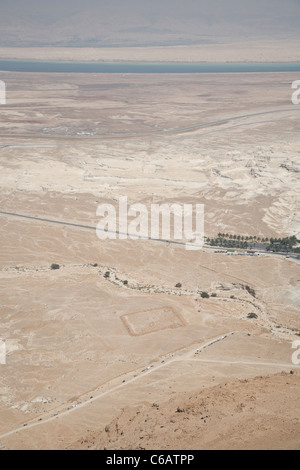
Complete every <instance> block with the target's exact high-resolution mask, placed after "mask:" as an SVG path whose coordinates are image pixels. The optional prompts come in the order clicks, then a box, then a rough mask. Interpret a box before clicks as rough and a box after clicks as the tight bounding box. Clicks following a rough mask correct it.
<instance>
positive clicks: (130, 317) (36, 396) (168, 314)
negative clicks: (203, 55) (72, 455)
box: [0, 72, 300, 450]
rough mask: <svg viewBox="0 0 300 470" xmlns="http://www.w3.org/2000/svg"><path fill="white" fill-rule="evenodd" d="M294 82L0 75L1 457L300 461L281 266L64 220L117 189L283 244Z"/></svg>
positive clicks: (291, 278) (292, 314) (292, 208)
mask: <svg viewBox="0 0 300 470" xmlns="http://www.w3.org/2000/svg"><path fill="white" fill-rule="evenodd" d="M298 75H299V74H295V73H272V74H271V73H270V74H268V73H260V74H256V73H248V74H247V73H246V74H217V75H210V74H195V75H187V74H183V75H174V74H171V75H163V74H162V75H151V74H148V75H131V74H124V75H118V74H113V75H105V74H102V75H101V74H99V75H97V74H87V75H85V74H72V75H71V74H70V75H60V74H54V73H53V74H33V73H10V72H2V73H1V75H0V78H1V80H4V81H5V83H6V86H7V104H6V105H4V106H1V107H0V138H1V146H0V152H1V159H0V165H1V171H0V201H1V204H0V210H1V214H0V218H1V225H0V227H1V228H0V244H1V253H0V257H1V263H0V289H1V294H0V295H1V307H0V309H1V310H0V315H1V325H0V338H1V339H2V340H3V341H5V344H6V349H7V358H6V364H5V365H0V371H1V374H0V416H1V418H0V445H1V448H2V449H104V448H106V449H158V448H160V449H175V450H176V449H182V450H183V449H202V448H206V449H215V448H225V449H248V448H249V449H250V448H253V449H274V448H283V449H300V405H299V396H300V372H299V366H297V365H294V364H293V363H292V354H293V352H294V350H293V349H292V344H293V342H294V341H296V340H297V339H298V340H299V336H298V335H299V331H300V316H299V292H300V291H299V283H300V271H299V261H298V260H297V259H294V258H292V257H290V258H288V257H286V256H282V255H277V254H261V255H259V256H237V255H227V254H218V253H214V250H213V249H211V248H209V247H205V248H204V249H202V250H200V251H192V252H191V251H186V250H185V248H184V247H183V246H176V245H172V244H166V243H160V242H154V241H150V240H136V241H134V240H127V241H124V240H107V241H100V240H99V239H98V238H97V237H96V232H95V230H92V229H91V230H89V229H85V228H80V227H76V226H75V224H78V225H87V226H91V227H95V226H96V225H97V223H98V222H99V219H98V218H97V216H96V209H97V206H98V205H99V204H100V203H102V202H109V203H111V202H112V201H115V202H117V199H118V197H119V196H127V197H128V201H129V203H137V202H138V203H143V204H145V205H147V206H150V204H151V203H164V202H166V203H174V202H177V203H192V204H196V203H199V204H204V205H205V235H206V236H207V237H215V236H217V234H218V232H227V233H232V234H240V235H245V236H246V235H256V236H260V237H283V236H287V235H294V234H295V235H299V230H300V219H299V168H300V166H299V156H300V155H299V144H300V133H299V113H300V106H295V105H293V104H292V103H291V95H292V90H291V84H292V82H293V81H294V80H298V79H300V77H299V76H298ZM239 116H244V117H240V118H239ZM233 118H238V119H233ZM216 121H223V122H222V123H219V124H218V125H217V124H214V125H207V126H203V127H198V128H194V129H192V130H190V131H186V130H185V131H183V130H180V129H186V128H189V127H192V126H197V125H199V126H200V125H202V124H209V123H212V122H216ZM166 130H168V131H172V132H166ZM5 212H6V213H11V214H18V215H21V216H29V217H32V219H26V218H24V217H19V216H17V215H8V214H5ZM34 218H35V219H34ZM38 218H40V219H42V218H44V219H48V220H53V221H61V222H65V223H70V224H74V226H70V225H64V224H55V223H50V222H46V221H41V220H38ZM52 263H57V264H59V266H60V269H58V270H53V269H51V264H52ZM108 271H109V272H110V277H109V278H105V277H104V275H105V273H106V272H108ZM124 281H127V283H124ZM177 283H180V284H181V287H180V288H179V287H177V288H176V287H175V286H176V284H177ZM246 286H249V287H250V289H247V288H246ZM201 291H206V292H208V293H209V294H216V297H210V298H208V299H203V298H202V297H201V295H200V293H201ZM250 313H255V314H256V316H257V318H254V319H249V318H248V315H249V314H250ZM291 371H292V372H293V374H291Z"/></svg>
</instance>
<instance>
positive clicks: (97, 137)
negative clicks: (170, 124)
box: [0, 106, 300, 142]
mask: <svg viewBox="0 0 300 470" xmlns="http://www.w3.org/2000/svg"><path fill="white" fill-rule="evenodd" d="M299 111H300V106H294V107H290V108H288V109H275V110H271V111H263V112H260V113H252V114H242V115H241V116H234V117H229V118H225V119H219V120H218V121H211V122H206V123H202V124H195V125H194V126H189V127H182V128H178V129H176V128H175V129H164V130H156V131H150V132H145V133H134V134H116V135H103V136H101V135H89V136H86V137H81V136H77V135H74V136H66V135H64V136H62V135H52V136H51V135H45V134H15V135H14V134H0V137H12V138H24V139H28V138H29V139H34V138H41V139H46V140H51V139H58V140H62V141H63V140H67V141H77V140H78V141H81V140H83V141H85V142H90V141H93V140H98V141H101V140H118V139H135V138H139V137H147V136H155V135H166V134H180V133H183V132H191V131H196V130H198V129H201V128H205V127H212V126H216V125H219V124H225V123H228V122H232V121H237V120H240V119H246V118H251V117H257V116H266V115H268V114H279V113H286V112H299Z"/></svg>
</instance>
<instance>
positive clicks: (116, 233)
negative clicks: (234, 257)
mask: <svg viewBox="0 0 300 470" xmlns="http://www.w3.org/2000/svg"><path fill="white" fill-rule="evenodd" d="M1 214H2V215H9V216H11V217H20V218H23V219H29V220H36V221H39V222H46V223H50V224H59V225H64V226H67V227H76V228H83V229H86V230H94V231H97V230H99V231H101V232H107V233H113V234H115V235H126V236H127V237H128V238H132V239H141V240H150V241H153V242H161V243H170V244H173V245H181V246H189V247H193V248H199V249H200V248H203V246H202V245H196V244H193V243H185V242H179V241H174V240H164V239H163V238H152V237H145V236H142V235H135V234H134V235H133V234H130V233H124V232H119V231H112V230H107V231H106V230H103V229H99V228H97V227H93V226H91V225H83V224H74V223H71V222H64V221H62V220H54V219H44V218H42V217H32V216H29V215H23V214H17V213H15V212H5V211H0V215H1Z"/></svg>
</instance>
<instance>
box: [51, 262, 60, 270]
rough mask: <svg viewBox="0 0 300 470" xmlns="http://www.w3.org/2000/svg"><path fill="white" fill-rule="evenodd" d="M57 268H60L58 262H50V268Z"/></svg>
mask: <svg viewBox="0 0 300 470" xmlns="http://www.w3.org/2000/svg"><path fill="white" fill-rule="evenodd" d="M59 268H60V266H59V264H56V263H53V264H51V269H52V270H54V269H59Z"/></svg>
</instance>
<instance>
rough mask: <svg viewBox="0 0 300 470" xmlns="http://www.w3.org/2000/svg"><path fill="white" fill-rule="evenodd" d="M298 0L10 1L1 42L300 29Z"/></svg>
mask: <svg viewBox="0 0 300 470" xmlns="http://www.w3.org/2000/svg"><path fill="white" fill-rule="evenodd" d="M299 19H300V2H299V0H285V1H284V2H283V1H281V0H260V1H258V0H253V1H252V2H247V1H245V0H239V1H238V0H222V1H221V0H210V1H208V0H185V2H182V1H181V0H172V1H170V0H152V1H151V2H150V1H149V0H110V1H109V2H107V1H103V0H85V2H84V3H83V2H81V1H79V0H60V1H58V0H52V1H51V2H49V1H48V0H39V1H38V0H11V2H9V3H5V4H3V5H2V6H1V15H0V46H74V47H86V46H90V47H110V46H158V45H181V44H182V45H186V44H201V43H216V42H224V40H225V41H226V39H228V40H247V39H253V38H258V39H259V38H262V39H287V38H296V37H298V38H299V36H300V34H299V31H298V30H299V26H298V25H299Z"/></svg>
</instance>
